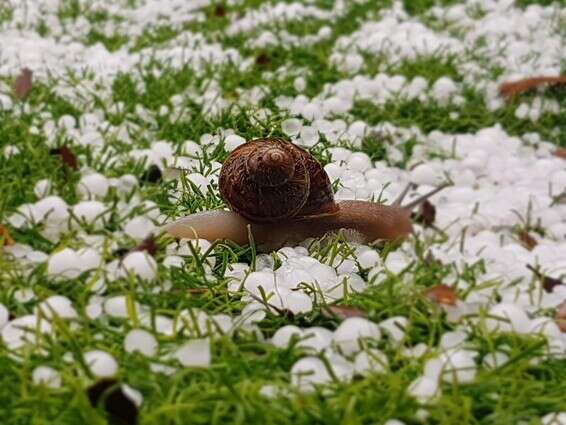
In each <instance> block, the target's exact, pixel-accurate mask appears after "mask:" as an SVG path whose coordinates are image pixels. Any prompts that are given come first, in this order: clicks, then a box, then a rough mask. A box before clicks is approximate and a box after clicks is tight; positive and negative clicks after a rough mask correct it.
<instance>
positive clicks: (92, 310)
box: [85, 303, 103, 320]
mask: <svg viewBox="0 0 566 425" xmlns="http://www.w3.org/2000/svg"><path fill="white" fill-rule="evenodd" d="M102 313H103V310H102V304H101V303H89V304H88V305H87V306H86V308H85V314H86V316H87V317H88V318H89V319H90V320H96V319H98V318H99V317H100V316H102Z"/></svg>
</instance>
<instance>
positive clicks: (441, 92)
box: [432, 77, 458, 105]
mask: <svg viewBox="0 0 566 425" xmlns="http://www.w3.org/2000/svg"><path fill="white" fill-rule="evenodd" d="M457 91H458V88H457V87H456V84H455V83H454V81H452V80H451V79H450V78H448V77H440V78H439V79H438V80H436V82H435V83H434V85H433V86H432V97H434V98H435V99H436V100H437V101H438V102H439V103H440V104H443V105H445V104H447V103H449V101H450V99H451V98H452V96H454V95H455V94H456V92H457Z"/></svg>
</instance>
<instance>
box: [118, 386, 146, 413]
mask: <svg viewBox="0 0 566 425" xmlns="http://www.w3.org/2000/svg"><path fill="white" fill-rule="evenodd" d="M120 387H121V388H122V393H123V394H124V395H125V396H126V397H127V398H129V399H130V400H131V401H132V402H133V403H134V404H135V405H136V407H138V408H139V407H140V406H141V405H142V404H143V394H142V393H141V392H139V391H138V390H136V389H135V388H132V387H130V386H129V385H128V384H122V385H121V386H120Z"/></svg>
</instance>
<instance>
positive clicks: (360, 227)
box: [165, 138, 446, 250]
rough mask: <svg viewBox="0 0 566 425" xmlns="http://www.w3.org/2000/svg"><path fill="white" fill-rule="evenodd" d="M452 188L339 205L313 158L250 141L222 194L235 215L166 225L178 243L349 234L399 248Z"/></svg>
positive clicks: (263, 244) (211, 214)
mask: <svg viewBox="0 0 566 425" xmlns="http://www.w3.org/2000/svg"><path fill="white" fill-rule="evenodd" d="M445 186H446V185H443V186H440V187H438V188H437V189H435V190H433V191H432V192H431V193H429V194H427V195H424V196H422V197H421V198H419V199H417V200H416V201H413V202H411V204H409V205H407V206H402V205H401V202H402V201H403V198H404V196H405V195H406V194H407V192H408V190H409V187H407V189H405V190H404V191H403V193H402V194H401V195H400V197H399V199H397V200H396V201H395V202H394V203H393V204H392V205H384V204H378V203H375V202H368V201H341V202H335V200H334V195H333V192H332V187H331V184H330V179H329V177H328V175H327V174H326V172H325V171H324V168H322V166H321V165H320V163H319V162H318V161H317V160H316V159H315V158H314V157H313V156H312V155H311V154H309V153H308V152H307V151H305V150H304V149H302V148H300V147H298V146H296V145H294V144H293V143H291V142H288V141H286V140H283V139H279V138H265V139H256V140H252V141H250V142H248V143H246V144H244V145H242V146H239V147H238V148H236V149H235V150H234V151H233V152H232V153H231V154H230V156H229V157H228V158H227V159H226V161H225V162H224V165H223V166H222V169H221V171H220V178H219V187H220V194H221V196H222V198H223V199H224V201H225V202H226V203H227V204H228V206H229V208H230V211H206V212H201V213H197V214H192V215H189V216H186V217H183V218H181V219H179V220H177V221H175V222H173V223H170V224H168V225H166V226H165V230H166V231H167V232H168V233H169V234H170V235H172V236H174V237H176V238H186V239H207V240H209V241H211V242H214V241H215V240H218V239H225V240H231V241H233V242H235V243H237V244H239V245H243V244H246V243H248V242H249V237H248V227H249V228H250V229H251V232H252V234H253V237H254V241H255V242H256V243H257V245H258V247H260V249H263V250H273V249H278V248H280V247H281V246H283V245H285V244H290V243H299V242H301V241H303V240H305V239H307V238H319V237H322V236H324V235H326V234H328V233H334V232H337V231H339V230H342V229H343V230H346V235H347V236H348V235H350V236H351V237H352V238H353V239H355V241H356V242H360V243H370V242H374V241H376V240H386V241H395V240H399V239H402V238H405V237H407V236H408V235H409V234H410V233H411V232H412V228H413V227H412V223H411V217H410V213H411V210H412V209H413V208H414V207H416V206H417V205H420V204H421V203H422V202H424V201H425V200H426V199H428V198H430V197H431V196H432V195H434V194H436V193H438V192H439V191H440V190H442V189H443V188H444V187H445Z"/></svg>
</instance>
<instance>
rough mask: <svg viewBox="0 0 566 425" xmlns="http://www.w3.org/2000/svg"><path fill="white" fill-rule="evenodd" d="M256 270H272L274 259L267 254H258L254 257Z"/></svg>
mask: <svg viewBox="0 0 566 425" xmlns="http://www.w3.org/2000/svg"><path fill="white" fill-rule="evenodd" d="M255 267H256V270H259V271H261V270H265V269H267V270H273V268H274V267H275V260H274V259H273V257H272V256H271V255H269V254H260V255H258V256H257V257H256V259H255Z"/></svg>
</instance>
